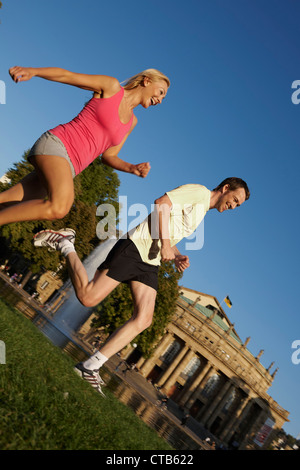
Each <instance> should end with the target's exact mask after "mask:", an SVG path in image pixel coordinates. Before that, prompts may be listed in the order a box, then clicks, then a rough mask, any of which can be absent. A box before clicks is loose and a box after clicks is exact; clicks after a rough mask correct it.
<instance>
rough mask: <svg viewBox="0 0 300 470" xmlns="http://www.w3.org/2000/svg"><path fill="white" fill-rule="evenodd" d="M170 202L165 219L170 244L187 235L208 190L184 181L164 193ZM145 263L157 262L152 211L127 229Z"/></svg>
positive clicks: (195, 224) (199, 214)
mask: <svg viewBox="0 0 300 470" xmlns="http://www.w3.org/2000/svg"><path fill="white" fill-rule="evenodd" d="M166 194H167V195H168V196H169V198H170V201H171V203H172V208H171V212H170V221H169V235H170V243H171V246H174V245H176V244H177V243H179V242H180V241H181V240H182V239H183V238H185V237H188V236H189V235H191V234H192V233H193V232H194V230H196V228H197V227H198V225H199V224H200V223H201V221H202V220H203V218H204V216H205V214H206V212H207V211H208V210H209V205H210V196H211V191H210V190H209V189H207V188H206V187H205V186H202V185H200V184H185V185H182V186H179V187H178V188H176V189H173V190H172V191H168V192H167V193H166ZM127 235H128V238H130V240H132V241H133V242H134V244H135V245H136V247H137V249H138V251H139V253H140V256H141V258H142V260H143V261H144V262H145V263H148V264H153V265H155V266H158V265H160V260H161V256H160V248H161V242H160V240H159V237H158V220H157V213H156V211H153V212H151V214H150V215H149V216H148V217H147V218H146V219H145V220H143V222H141V223H140V224H139V225H138V226H137V227H135V228H134V229H132V230H130V231H129V232H128V234H127Z"/></svg>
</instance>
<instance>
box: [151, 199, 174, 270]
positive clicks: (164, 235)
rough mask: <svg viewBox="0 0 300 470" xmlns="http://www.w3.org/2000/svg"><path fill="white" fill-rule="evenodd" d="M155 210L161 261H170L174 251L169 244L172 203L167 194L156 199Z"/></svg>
mask: <svg viewBox="0 0 300 470" xmlns="http://www.w3.org/2000/svg"><path fill="white" fill-rule="evenodd" d="M154 202H155V210H156V211H157V215H158V237H159V239H160V241H161V250H160V254H161V259H162V261H171V260H173V259H175V254H174V251H173V249H172V247H171V243H170V232H169V221H170V213H171V209H172V202H171V200H170V198H169V196H168V195H167V194H164V195H163V196H162V197H160V198H158V199H156V200H155V201H154Z"/></svg>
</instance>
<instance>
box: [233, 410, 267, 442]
mask: <svg viewBox="0 0 300 470" xmlns="http://www.w3.org/2000/svg"><path fill="white" fill-rule="evenodd" d="M267 415H268V413H267V412H266V410H264V409H263V408H261V409H260V412H259V414H258V416H257V418H256V420H255V421H254V423H253V424H252V426H251V428H250V429H249V431H248V432H247V434H246V436H245V438H244V439H243V441H242V442H241V444H240V447H239V449H240V450H243V449H246V445H247V443H248V442H249V441H250V442H249V444H250V445H254V443H253V439H254V437H255V436H256V434H257V432H258V431H259V430H260V428H261V426H262V424H263V423H264V422H265V420H266V417H267Z"/></svg>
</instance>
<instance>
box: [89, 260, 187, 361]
mask: <svg viewBox="0 0 300 470" xmlns="http://www.w3.org/2000/svg"><path fill="white" fill-rule="evenodd" d="M181 277H182V273H178V271H177V270H176V268H175V266H174V264H173V263H172V262H168V263H162V265H161V267H160V268H159V271H158V291H157V298H156V304H155V311H154V317H153V322H152V324H151V326H150V327H149V328H147V329H146V330H144V331H143V332H142V333H141V334H140V335H138V336H137V337H136V338H135V339H134V342H135V343H136V344H137V346H138V348H139V350H140V351H141V353H142V355H143V356H144V357H149V356H151V354H152V350H153V347H154V344H155V343H156V341H157V340H158V339H159V338H160V337H161V336H162V335H163V333H164V330H165V327H166V325H167V324H168V323H169V322H170V320H171V318H172V316H173V314H174V313H175V308H176V300H177V298H178V295H179V286H178V280H179V279H180V278H181ZM94 313H96V315H97V318H95V319H94V320H93V321H92V326H93V327H96V328H99V327H104V330H105V333H108V334H111V333H113V331H115V330H116V329H117V328H118V327H119V326H121V325H123V324H124V323H125V322H126V321H127V320H128V319H129V318H130V317H131V316H132V313H133V303H132V297H131V293H130V289H129V287H128V286H127V285H126V284H120V285H119V286H118V287H117V288H116V289H115V290H114V291H113V292H112V293H111V294H110V295H109V296H108V297H106V299H104V300H103V301H102V303H101V304H99V305H98V306H97V308H96V310H95V312H94Z"/></svg>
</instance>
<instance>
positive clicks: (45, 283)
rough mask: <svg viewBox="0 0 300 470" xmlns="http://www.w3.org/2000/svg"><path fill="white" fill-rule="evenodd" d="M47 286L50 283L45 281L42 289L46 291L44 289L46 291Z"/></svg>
mask: <svg viewBox="0 0 300 470" xmlns="http://www.w3.org/2000/svg"><path fill="white" fill-rule="evenodd" d="M47 286H49V282H48V281H44V282H43V284H42V285H41V289H42V290H44V289H46V287H47Z"/></svg>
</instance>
